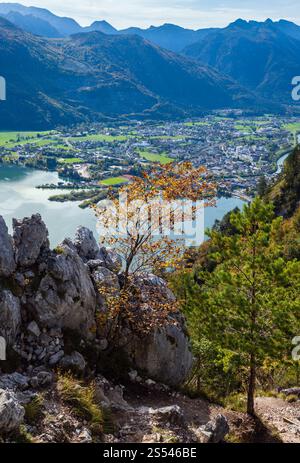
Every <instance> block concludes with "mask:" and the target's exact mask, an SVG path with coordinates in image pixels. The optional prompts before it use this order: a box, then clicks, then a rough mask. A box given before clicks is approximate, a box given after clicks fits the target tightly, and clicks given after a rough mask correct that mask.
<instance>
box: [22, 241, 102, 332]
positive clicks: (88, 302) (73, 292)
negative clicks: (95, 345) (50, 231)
mask: <svg viewBox="0 0 300 463" xmlns="http://www.w3.org/2000/svg"><path fill="white" fill-rule="evenodd" d="M30 303H31V306H32V310H33V313H34V316H35V317H36V320H37V321H38V323H39V324H40V325H41V326H42V327H46V328H52V327H57V326H58V327H61V328H68V329H71V330H74V331H77V332H78V333H80V334H81V335H82V337H84V338H86V339H91V338H93V337H94V327H95V310H96V293H95V289H94V286H93V283H92V280H91V278H90V273H89V271H88V269H87V267H86V266H85V265H84V263H83V261H82V260H81V259H80V257H79V255H78V254H77V253H75V252H74V251H73V250H72V249H70V248H69V247H68V246H66V245H62V246H61V247H60V250H59V254H56V255H52V256H51V257H50V258H49V259H48V262H47V270H46V275H45V276H44V277H43V278H42V280H41V282H40V285H39V287H38V289H37V291H36V293H35V294H34V295H33V297H32V298H31V300H30Z"/></svg>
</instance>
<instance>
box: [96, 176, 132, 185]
mask: <svg viewBox="0 0 300 463" xmlns="http://www.w3.org/2000/svg"><path fill="white" fill-rule="evenodd" d="M123 183H128V178H126V177H110V178H106V179H105V180H102V181H101V182H100V185H105V186H116V185H122V184H123Z"/></svg>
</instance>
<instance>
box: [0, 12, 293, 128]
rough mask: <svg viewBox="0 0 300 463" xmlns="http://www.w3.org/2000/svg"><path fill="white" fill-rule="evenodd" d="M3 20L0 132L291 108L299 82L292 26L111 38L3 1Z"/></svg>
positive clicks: (109, 30)
mask: <svg viewBox="0 0 300 463" xmlns="http://www.w3.org/2000/svg"><path fill="white" fill-rule="evenodd" d="M0 16H2V19H0V38H1V42H0V74H2V75H4V77H6V80H7V94H8V100H7V101H6V102H4V103H3V102H2V103H1V105H0V123H1V127H2V128H7V129H9V128H16V129H21V128H28V129H29V128H30V129H31V128H49V127H53V125H57V124H70V123H75V122H80V121H88V120H103V119H105V118H116V117H120V116H126V117H139V118H144V117H148V118H157V119H159V118H161V119H163V118H175V117H186V116H194V115H200V114H202V113H203V112H205V111H208V110H211V109H223V108H242V109H247V110H248V109H249V110H252V111H258V112H259V111H271V112H272V111H274V112H275V111H280V112H283V111H285V110H287V109H288V110H289V111H290V110H291V106H293V107H294V109H295V106H297V105H295V103H294V102H293V101H292V99H291V90H292V88H291V80H292V78H293V77H294V76H296V75H299V74H300V27H299V26H297V25H296V24H294V23H291V22H288V21H284V20H281V21H278V22H272V21H271V20H268V21H266V22H264V23H258V22H255V21H250V22H247V21H242V20H238V21H236V22H235V23H233V24H230V25H229V26H228V27H226V28H224V29H216V28H213V29H202V30H198V31H192V30H188V29H184V28H181V27H179V26H175V25H172V24H165V25H163V26H159V27H154V26H152V27H150V28H148V29H140V28H134V27H133V28H129V29H126V30H123V31H117V30H116V29H115V28H114V27H113V26H111V25H110V24H109V23H107V22H106V21H95V22H93V23H92V24H91V25H90V26H89V27H81V26H80V25H79V24H78V23H77V22H76V21H75V20H73V19H71V18H61V17H58V16H56V15H54V14H53V13H51V12H50V11H48V10H45V9H42V8H35V7H24V6H22V5H20V4H9V3H1V4H0ZM287 107H288V108H287Z"/></svg>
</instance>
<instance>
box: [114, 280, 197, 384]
mask: <svg viewBox="0 0 300 463" xmlns="http://www.w3.org/2000/svg"><path fill="white" fill-rule="evenodd" d="M135 285H136V287H137V288H138V289H139V297H140V312H141V314H142V313H143V311H147V310H149V301H151V298H152V299H153V297H154V296H155V298H156V300H158V301H159V302H160V303H161V304H164V303H165V304H168V305H172V304H174V305H175V301H176V299H175V296H174V294H173V293H172V292H171V291H170V289H169V288H168V286H167V284H166V282H165V281H164V280H162V279H161V278H158V277H156V276H155V275H151V274H150V275H141V276H139V277H137V278H136V280H135ZM124 336H126V339H124V341H123V346H124V347H123V350H124V352H125V353H126V355H127V358H128V360H129V361H130V363H131V365H132V367H133V368H136V369H138V370H140V371H143V372H144V374H145V375H146V376H147V377H149V378H152V379H154V380H157V381H160V382H162V383H165V384H168V385H171V386H178V385H180V384H182V383H183V382H184V381H185V380H186V379H187V377H188V374H189V372H190V370H191V367H192V362H193V358H192V353H191V350H190V344H189V339H188V336H187V332H186V329H185V320H184V318H183V317H182V316H181V315H180V313H179V312H178V311H176V310H175V312H174V313H171V314H170V315H169V317H168V321H167V322H166V323H164V324H163V325H162V326H161V327H157V328H154V329H153V330H151V331H150V332H149V334H147V335H146V334H144V335H142V336H138V335H136V334H135V333H132V332H129V333H128V332H126V331H124Z"/></svg>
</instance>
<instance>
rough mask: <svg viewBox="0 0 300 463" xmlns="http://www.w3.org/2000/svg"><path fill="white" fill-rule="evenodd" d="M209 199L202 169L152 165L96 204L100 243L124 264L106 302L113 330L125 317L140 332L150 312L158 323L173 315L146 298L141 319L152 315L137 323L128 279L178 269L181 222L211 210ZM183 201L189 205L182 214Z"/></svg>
mask: <svg viewBox="0 0 300 463" xmlns="http://www.w3.org/2000/svg"><path fill="white" fill-rule="evenodd" d="M215 195H216V189H215V185H214V183H213V182H212V181H211V178H210V176H209V174H208V172H207V171H206V169H205V168H204V167H198V168H195V167H193V165H192V164H191V163H190V162H183V163H180V164H175V163H172V164H167V165H165V166H156V167H154V168H153V169H152V170H150V171H148V172H144V173H143V174H142V176H141V177H134V178H132V179H131V181H130V182H129V183H128V184H125V185H123V186H122V187H121V188H119V190H118V191H116V190H115V189H111V190H110V191H109V195H108V199H107V201H103V202H101V203H99V204H98V205H97V207H96V215H97V217H98V221H99V224H100V225H101V228H102V230H103V232H102V236H101V238H100V239H101V242H102V244H104V245H106V246H110V247H112V248H114V250H115V251H116V252H117V253H118V254H119V255H120V256H121V258H122V260H123V263H124V274H123V286H122V291H121V297H120V296H118V297H117V298H116V297H115V295H113V296H112V297H106V300H109V305H110V307H111V311H110V313H111V318H112V319H113V320H114V323H113V325H114V326H117V327H118V326H120V318H126V320H127V321H128V320H129V321H132V323H133V324H134V325H137V324H138V325H140V326H142V327H143V328H142V331H145V330H146V329H147V328H146V327H147V326H148V327H149V326H152V324H153V313H155V314H156V316H155V318H156V321H157V324H161V323H163V321H164V320H165V319H166V317H167V316H168V313H169V312H170V310H174V308H175V305H174V303H173V304H172V307H167V305H168V304H165V302H163V301H161V300H160V298H159V295H155V294H152V295H151V297H149V300H150V299H151V304H152V305H153V307H152V310H151V311H147V310H146V311H145V310H144V311H143V313H144V316H145V314H148V316H149V313H151V314H152V315H151V317H152V318H151V320H150V319H148V318H147V319H145V320H143V318H142V317H140V314H139V315H138V316H137V317H135V315H134V313H135V309H136V313H139V310H138V309H139V305H140V304H139V297H138V296H137V292H138V291H137V287H136V285H135V284H134V279H135V277H136V276H137V275H138V274H141V273H145V272H154V273H159V274H162V273H163V272H166V271H171V270H173V269H176V268H177V267H178V265H179V264H180V262H181V261H182V259H183V257H184V250H185V248H184V243H183V240H182V239H180V238H181V237H182V236H183V232H184V230H183V225H184V222H186V221H187V220H189V221H193V219H194V218H195V217H196V214H197V208H198V207H201V208H202V209H203V206H207V205H212V204H213V202H214V198H215ZM187 201H189V205H192V206H191V207H189V209H188V213H187V211H186V210H185V209H186V207H185V205H186V202H187ZM202 201H203V202H204V204H203V203H202ZM133 294H134V297H132V295H133ZM116 320H117V321H116Z"/></svg>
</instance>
